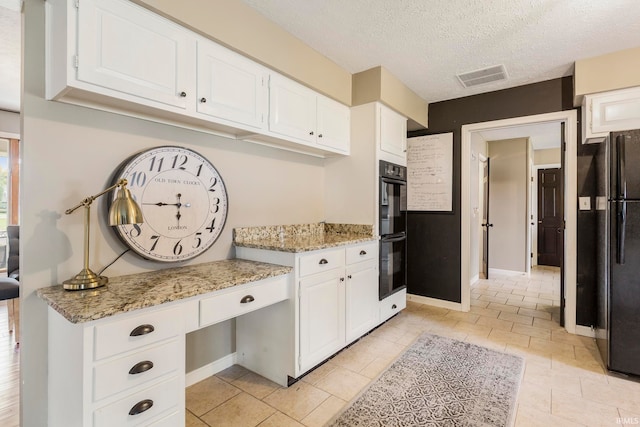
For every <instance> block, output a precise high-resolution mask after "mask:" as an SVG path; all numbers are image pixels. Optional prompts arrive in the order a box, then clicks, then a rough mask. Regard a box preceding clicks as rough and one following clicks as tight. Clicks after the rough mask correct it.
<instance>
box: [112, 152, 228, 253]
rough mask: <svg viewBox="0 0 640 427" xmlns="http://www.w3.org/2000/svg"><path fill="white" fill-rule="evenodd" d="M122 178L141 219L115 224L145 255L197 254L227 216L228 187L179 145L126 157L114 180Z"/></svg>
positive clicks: (201, 159) (202, 160)
mask: <svg viewBox="0 0 640 427" xmlns="http://www.w3.org/2000/svg"><path fill="white" fill-rule="evenodd" d="M121 178H124V179H126V180H127V181H128V185H127V188H129V190H130V191H131V194H132V196H133V198H134V199H135V201H136V202H137V203H138V205H139V206H140V208H141V210H142V215H143V217H144V223H142V224H131V225H119V226H116V227H114V229H115V231H116V233H117V235H118V237H120V239H121V240H122V241H123V242H124V243H125V244H126V245H127V246H129V247H130V248H131V249H133V250H134V251H135V252H136V253H138V254H139V255H141V256H142V257H144V258H147V259H150V260H155V261H163V262H174V261H184V260H187V259H191V258H193V257H195V256H198V255H200V254H201V253H203V252H204V251H206V250H207V249H209V248H210V247H211V245H213V243H214V242H215V241H216V239H217V238H218V236H220V233H221V232H222V229H223V227H224V224H225V221H226V219H227V209H228V205H227V191H226V188H225V185H224V181H223V180H222V177H221V176H220V174H219V173H218V171H217V170H216V168H215V167H214V166H213V165H212V164H211V162H209V161H208V160H207V159H206V158H204V157H203V156H201V155H200V154H198V153H196V152H195V151H193V150H189V149H187V148H183V147H176V146H164V147H156V148H152V149H149V150H145V151H142V152H140V153H138V154H135V155H133V156H132V157H131V158H129V159H127V160H126V161H125V162H123V164H122V165H121V166H120V167H119V169H118V170H117V171H116V173H115V176H114V180H113V182H114V183H115V182H117V181H118V180H119V179H121Z"/></svg>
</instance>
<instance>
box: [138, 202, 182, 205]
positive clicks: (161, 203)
mask: <svg viewBox="0 0 640 427" xmlns="http://www.w3.org/2000/svg"><path fill="white" fill-rule="evenodd" d="M143 205H153V206H176V204H175V203H163V202H158V203H143Z"/></svg>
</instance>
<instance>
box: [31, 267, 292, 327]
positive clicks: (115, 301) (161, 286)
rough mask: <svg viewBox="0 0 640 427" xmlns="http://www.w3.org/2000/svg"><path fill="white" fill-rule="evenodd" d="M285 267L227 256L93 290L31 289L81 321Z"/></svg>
mask: <svg viewBox="0 0 640 427" xmlns="http://www.w3.org/2000/svg"><path fill="white" fill-rule="evenodd" d="M291 270H292V268H291V267H286V266H282V265H275V264H267V263H263V262H256V261H247V260H242V259H229V260H223V261H215V262H210V263H204V264H196V265H190V266H185V267H176V268H168V269H163V270H155V271H149V272H145V273H138V274H131V275H127V276H119V277H110V278H109V283H108V284H107V285H106V286H104V287H102V288H98V289H94V290H84V291H67V290H64V289H63V288H62V285H58V286H51V287H44V288H40V289H38V291H37V294H38V296H39V297H40V298H42V299H44V300H45V301H46V302H47V304H49V305H50V306H51V307H52V308H53V309H54V310H56V311H57V312H58V313H60V314H61V315H62V316H64V317H65V318H66V319H67V320H68V321H70V322H71V323H82V322H89V321H91V320H97V319H101V318H103V317H108V316H113V315H116V314H119V313H124V312H128V311H133V310H138V309H141V308H146V307H153V306H156V305H159V304H163V303H167V302H171V301H177V300H181V299H184V298H189V297H192V296H196V295H201V294H206V293H209V292H214V291H219V290H221V289H226V288H230V287H232V286H237V285H242V284H245V283H249V282H255V281H258V280H262V279H267V278H270V277H276V276H280V275H283V274H287V273H289V272H290V271H291Z"/></svg>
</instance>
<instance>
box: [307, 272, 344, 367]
mask: <svg viewBox="0 0 640 427" xmlns="http://www.w3.org/2000/svg"><path fill="white" fill-rule="evenodd" d="M343 275H344V270H336V271H333V272H327V273H323V274H317V275H313V276H309V277H307V278H305V279H302V280H300V365H301V366H300V367H301V370H302V371H305V370H307V369H308V368H311V367H313V366H314V365H315V364H317V363H319V362H321V361H323V360H324V359H326V358H327V357H328V356H330V355H332V354H333V353H335V352H336V351H337V350H338V349H340V348H342V347H343V346H344V342H345V329H344V325H345V319H344V313H345V310H344V309H345V305H344V276H343Z"/></svg>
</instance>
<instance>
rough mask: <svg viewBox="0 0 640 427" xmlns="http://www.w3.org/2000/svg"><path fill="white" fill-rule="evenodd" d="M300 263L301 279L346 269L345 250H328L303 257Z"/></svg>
mask: <svg viewBox="0 0 640 427" xmlns="http://www.w3.org/2000/svg"><path fill="white" fill-rule="evenodd" d="M299 262H300V264H299V266H300V276H301V277H302V276H307V275H309V274H316V273H321V272H323V271H329V270H333V269H334V268H339V267H344V249H334V250H326V251H321V252H314V253H311V254H308V255H302V256H301V257H300V260H299Z"/></svg>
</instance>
